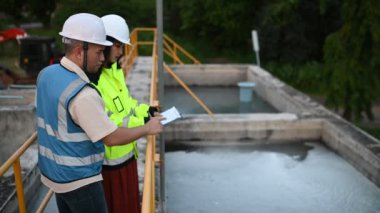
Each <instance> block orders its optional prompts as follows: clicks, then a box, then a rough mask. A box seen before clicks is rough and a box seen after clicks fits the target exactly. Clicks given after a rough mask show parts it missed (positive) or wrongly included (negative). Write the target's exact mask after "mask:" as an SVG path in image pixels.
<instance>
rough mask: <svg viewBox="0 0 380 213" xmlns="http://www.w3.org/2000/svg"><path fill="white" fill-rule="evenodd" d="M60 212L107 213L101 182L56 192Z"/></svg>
mask: <svg viewBox="0 0 380 213" xmlns="http://www.w3.org/2000/svg"><path fill="white" fill-rule="evenodd" d="M55 197H56V200H57V206H58V210H59V212H60V213H76V212H77V213H83V212H99V213H107V203H106V199H105V197H104V190H103V186H102V183H101V182H100V181H99V182H95V183H92V184H89V185H86V186H83V187H81V188H79V189H76V190H74V191H71V192H67V193H56V194H55Z"/></svg>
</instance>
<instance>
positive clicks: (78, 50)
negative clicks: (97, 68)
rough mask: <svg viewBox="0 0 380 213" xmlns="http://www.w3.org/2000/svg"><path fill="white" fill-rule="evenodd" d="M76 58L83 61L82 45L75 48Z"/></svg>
mask: <svg viewBox="0 0 380 213" xmlns="http://www.w3.org/2000/svg"><path fill="white" fill-rule="evenodd" d="M74 56H75V58H76V59H78V60H82V59H83V48H82V45H77V46H76V47H75V48H74Z"/></svg>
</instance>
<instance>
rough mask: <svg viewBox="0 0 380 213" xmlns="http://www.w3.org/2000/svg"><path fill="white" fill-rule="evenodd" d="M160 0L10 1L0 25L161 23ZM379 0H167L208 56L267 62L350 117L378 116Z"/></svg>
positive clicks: (171, 25) (188, 36) (169, 17)
mask: <svg viewBox="0 0 380 213" xmlns="http://www.w3.org/2000/svg"><path fill="white" fill-rule="evenodd" d="M155 6H156V1H155V0H124V1H119V0H108V1H104V0H65V1H63V0H56V1H55V0H46V1H43V4H42V3H41V1H38V0H2V4H0V28H1V29H5V28H8V27H10V26H12V25H13V26H19V25H20V24H22V23H26V22H36V21H39V22H42V23H44V26H45V28H44V29H39V30H30V33H32V34H33V33H35V34H43V35H51V36H56V37H57V39H59V37H58V34H57V32H59V31H60V29H61V27H62V25H63V23H64V21H65V20H66V19H67V18H68V17H69V16H70V15H72V14H74V13H78V12H89V13H94V14H96V15H99V16H103V15H106V14H110V13H115V14H119V15H121V16H123V17H125V18H126V20H127V22H128V24H129V27H130V28H131V29H133V28H135V27H154V26H155V23H156V20H155V19H156V12H155ZM379 8H380V2H379V1H377V0H362V1H356V0H346V1H342V0H308V1H306V0H234V1H229V0H191V1H188V0H164V31H165V33H166V34H168V35H169V36H171V37H172V38H174V39H175V40H176V41H178V42H179V43H180V44H182V45H183V46H184V47H185V48H186V49H187V50H189V51H190V52H191V53H193V54H194V55H196V56H197V57H198V58H200V59H201V61H202V62H203V63H214V62H218V63H231V62H233V63H235V62H236V63H252V62H254V61H255V57H254V53H253V51H252V42H251V30H253V29H256V30H257V31H258V33H259V40H260V56H261V59H262V61H261V64H262V66H263V67H264V68H266V69H267V70H269V71H271V72H272V73H273V74H275V75H276V76H278V77H279V78H281V79H282V80H284V81H286V82H287V83H289V84H290V85H293V86H294V87H296V88H297V89H299V90H301V91H304V92H308V93H313V94H319V95H322V96H326V97H327V104H329V105H330V106H332V107H334V108H336V109H342V108H343V111H344V113H343V115H344V116H345V117H346V118H347V119H356V120H360V119H362V118H369V119H371V118H372V116H373V115H372V112H371V107H372V104H373V101H377V100H379V97H380V96H379V95H378V94H379V92H380V86H379V85H380V82H379V81H380V76H379V75H380V74H379V72H380V71H379V64H380V62H379V61H380V48H379V43H380V10H379Z"/></svg>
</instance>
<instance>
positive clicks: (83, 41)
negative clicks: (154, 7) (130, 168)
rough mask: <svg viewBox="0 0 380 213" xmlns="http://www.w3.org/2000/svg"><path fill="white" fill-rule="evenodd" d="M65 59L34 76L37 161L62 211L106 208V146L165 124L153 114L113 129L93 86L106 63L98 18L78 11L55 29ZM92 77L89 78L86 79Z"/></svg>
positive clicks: (130, 138)
mask: <svg viewBox="0 0 380 213" xmlns="http://www.w3.org/2000/svg"><path fill="white" fill-rule="evenodd" d="M59 34H60V35H61V36H63V42H64V45H65V57H63V58H62V60H61V61H60V64H54V65H50V66H48V67H46V68H44V69H43V70H42V71H41V72H40V74H39V76H38V79H37V96H36V100H37V101H36V103H37V110H36V114H37V123H38V129H37V132H38V145H39V147H38V165H39V168H40V171H41V181H42V183H44V184H45V185H46V186H47V187H49V188H50V189H52V190H53V191H54V192H55V196H56V200H57V205H58V210H59V211H60V212H107V206H106V201H105V196H104V190H103V187H102V183H101V181H102V175H101V167H102V164H103V160H104V144H106V145H107V146H114V145H124V144H128V143H131V142H132V141H134V140H136V139H137V138H140V137H142V136H144V135H149V134H153V135H155V134H158V133H160V132H161V131H162V129H163V127H162V125H161V124H160V120H162V117H161V116H156V117H154V118H152V119H150V121H149V122H148V123H147V124H146V125H144V126H141V127H137V128H123V127H117V126H116V125H115V124H114V123H113V122H112V121H111V120H110V119H109V118H108V116H107V114H106V113H105V111H104V107H105V106H104V102H103V100H102V98H101V96H100V94H99V93H98V91H97V90H96V89H95V88H94V87H93V86H92V84H91V75H93V74H96V73H97V72H98V71H99V68H100V66H101V65H102V63H103V62H104V55H103V50H104V48H105V46H110V45H112V43H111V42H109V41H107V40H106V34H105V29H104V25H103V22H102V20H101V19H100V18H99V17H98V16H95V15H92V14H88V13H79V14H75V15H72V16H70V17H69V18H68V19H67V20H66V22H65V23H64V25H63V28H62V31H61V32H60V33H59ZM89 77H90V78H89Z"/></svg>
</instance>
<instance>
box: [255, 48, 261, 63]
mask: <svg viewBox="0 0 380 213" xmlns="http://www.w3.org/2000/svg"><path fill="white" fill-rule="evenodd" d="M255 52H256V63H257V66H259V67H260V54H259V51H255Z"/></svg>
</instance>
